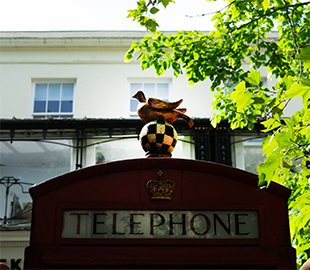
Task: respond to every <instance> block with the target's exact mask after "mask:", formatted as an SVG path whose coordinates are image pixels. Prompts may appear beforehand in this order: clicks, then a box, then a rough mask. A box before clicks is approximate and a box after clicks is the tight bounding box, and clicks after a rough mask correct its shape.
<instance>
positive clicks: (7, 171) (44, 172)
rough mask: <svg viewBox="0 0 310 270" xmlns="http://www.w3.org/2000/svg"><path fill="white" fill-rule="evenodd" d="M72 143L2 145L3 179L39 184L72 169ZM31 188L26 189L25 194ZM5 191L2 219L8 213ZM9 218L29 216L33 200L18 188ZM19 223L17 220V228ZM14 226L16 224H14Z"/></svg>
mask: <svg viewBox="0 0 310 270" xmlns="http://www.w3.org/2000/svg"><path fill="white" fill-rule="evenodd" d="M70 159H71V140H57V141H47V140H46V141H40V142H36V141H13V143H10V142H7V141H4V142H0V178H3V177H13V178H16V179H19V181H20V182H26V183H31V184H37V183H40V182H43V181H46V180H49V179H51V178H54V177H56V176H58V175H61V174H64V173H67V172H69V171H70V168H71V161H70ZM29 187H31V185H25V191H28V188H29ZM5 191H6V189H5V187H4V186H3V185H0V218H3V217H4V212H5V209H4V208H5ZM8 202H9V203H8V204H9V209H7V213H8V214H9V215H8V217H12V216H17V217H20V216H21V217H23V218H24V217H26V216H28V217H29V215H30V209H31V203H32V199H31V197H30V195H29V194H28V193H23V192H22V189H21V187H20V186H18V185H13V186H12V187H11V188H10V189H9V197H8ZM19 222H20V221H18V220H17V221H16V220H15V225H16V224H17V223H19ZM11 223H12V224H11V225H14V224H13V223H14V222H11Z"/></svg>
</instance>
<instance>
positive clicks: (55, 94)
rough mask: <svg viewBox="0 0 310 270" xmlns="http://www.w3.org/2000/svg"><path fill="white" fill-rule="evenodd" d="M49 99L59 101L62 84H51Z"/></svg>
mask: <svg viewBox="0 0 310 270" xmlns="http://www.w3.org/2000/svg"><path fill="white" fill-rule="evenodd" d="M48 97H49V98H57V99H59V97H60V84H50V85H49V89H48Z"/></svg>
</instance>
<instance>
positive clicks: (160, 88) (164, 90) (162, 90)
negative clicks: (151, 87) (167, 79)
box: [157, 83, 169, 101]
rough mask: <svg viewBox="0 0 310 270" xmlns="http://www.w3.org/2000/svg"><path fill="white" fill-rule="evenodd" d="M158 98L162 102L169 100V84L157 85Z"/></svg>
mask: <svg viewBox="0 0 310 270" xmlns="http://www.w3.org/2000/svg"><path fill="white" fill-rule="evenodd" d="M157 97H158V98H160V99H162V100H166V101H167V100H168V99H169V87H168V83H158V84H157Z"/></svg>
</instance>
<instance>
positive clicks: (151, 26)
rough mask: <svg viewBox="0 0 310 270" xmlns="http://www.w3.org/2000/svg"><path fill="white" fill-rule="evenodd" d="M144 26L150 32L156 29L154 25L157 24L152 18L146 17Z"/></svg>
mask: <svg viewBox="0 0 310 270" xmlns="http://www.w3.org/2000/svg"><path fill="white" fill-rule="evenodd" d="M145 26H146V28H147V29H148V30H150V31H151V32H155V31H156V27H157V26H158V24H157V22H156V21H155V20H154V19H148V20H147V21H146V23H145Z"/></svg>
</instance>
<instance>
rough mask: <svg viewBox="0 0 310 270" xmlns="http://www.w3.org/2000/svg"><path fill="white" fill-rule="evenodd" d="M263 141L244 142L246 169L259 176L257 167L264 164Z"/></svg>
mask: <svg viewBox="0 0 310 270" xmlns="http://www.w3.org/2000/svg"><path fill="white" fill-rule="evenodd" d="M262 142H263V140H262V139H253V140H248V141H244V142H243V152H244V169H245V170H246V171H248V172H251V173H255V174H257V173H258V172H257V170H256V169H257V166H258V165H259V164H260V163H262V162H264V159H265V157H264V156H263V147H262Z"/></svg>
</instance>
